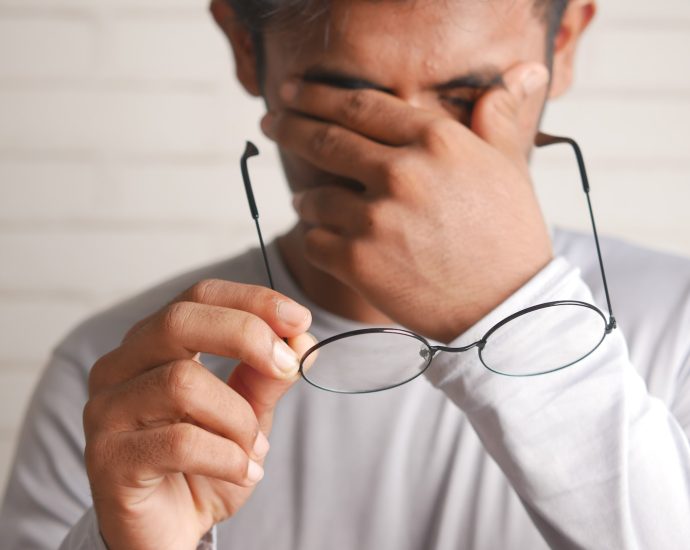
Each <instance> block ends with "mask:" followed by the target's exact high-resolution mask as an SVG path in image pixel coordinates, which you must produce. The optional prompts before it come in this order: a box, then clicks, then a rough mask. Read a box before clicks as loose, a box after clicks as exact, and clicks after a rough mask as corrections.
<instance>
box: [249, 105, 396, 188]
mask: <svg viewBox="0 0 690 550" xmlns="http://www.w3.org/2000/svg"><path fill="white" fill-rule="evenodd" d="M261 128H262V130H263V131H264V133H265V134H266V135H267V136H268V137H269V138H270V139H272V140H274V141H276V142H277V143H280V145H281V147H282V148H284V149H287V150H289V151H292V152H293V153H296V154H298V155H300V156H301V157H303V158H304V159H306V160H308V161H309V162H310V163H311V164H313V165H314V166H316V167H317V168H320V169H321V170H324V171H326V172H329V173H332V174H337V175H339V176H343V177H345V178H349V179H351V180H354V181H358V182H361V183H362V184H364V185H365V186H367V185H371V184H373V183H375V182H376V181H378V179H379V178H380V176H381V173H382V171H383V168H382V167H383V163H384V162H385V160H386V159H387V158H388V157H390V155H391V151H390V150H389V148H388V147H386V146H385V145H381V144H380V143H376V142H374V141H371V140H370V139H368V138H366V137H364V136H363V135H361V134H358V133H356V132H354V131H351V130H349V129H347V128H345V127H343V126H340V125H338V124H335V123H333V122H330V121H329V122H325V121H320V120H315V119H313V118H307V117H305V116H303V115H300V114H297V113H294V112H289V111H288V112H286V111H281V112H278V113H269V114H267V115H266V116H265V117H264V118H263V120H262V121H261Z"/></svg>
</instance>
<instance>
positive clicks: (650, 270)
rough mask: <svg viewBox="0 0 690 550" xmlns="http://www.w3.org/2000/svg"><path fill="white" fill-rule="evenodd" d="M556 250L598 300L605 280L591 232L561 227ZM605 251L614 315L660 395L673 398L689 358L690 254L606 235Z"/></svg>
mask: <svg viewBox="0 0 690 550" xmlns="http://www.w3.org/2000/svg"><path fill="white" fill-rule="evenodd" d="M554 248H555V250H556V253H557V254H559V255H562V256H564V257H565V258H566V259H568V260H569V261H570V262H571V263H572V264H574V265H576V266H577V267H579V268H580V269H581V270H582V276H583V278H584V280H585V281H586V282H587V284H588V285H589V286H590V288H591V289H592V292H593V294H594V298H595V300H596V302H597V303H598V305H599V306H600V307H602V308H604V307H605V305H606V301H605V296H604V289H603V284H602V282H601V275H600V271H599V265H598V261H597V256H596V248H595V246H594V239H593V238H592V236H591V234H579V233H574V232H568V231H556V233H555V234H554ZM601 251H602V256H603V260H604V267H605V269H606V276H607V282H608V287H609V292H610V296H611V304H612V307H613V312H614V315H615V316H616V319H617V320H618V326H619V327H620V329H621V330H622V331H623V333H624V335H625V337H626V341H627V344H628V349H629V352H630V356H631V359H632V361H633V363H634V364H635V366H636V368H637V369H638V371H639V372H640V373H641V374H642V375H643V377H644V378H645V380H646V382H647V384H648V385H649V387H650V390H652V391H653V392H654V393H656V394H657V395H659V396H660V397H666V398H671V395H670V394H671V393H673V387H674V384H675V381H676V380H679V379H680V378H682V377H683V376H685V370H687V369H688V368H690V366H689V365H688V362H689V358H690V339H689V338H688V337H687V335H688V334H690V258H685V257H682V256H679V255H675V254H671V253H667V252H662V251H657V250H652V249H649V248H647V247H644V246H640V245H636V244H632V243H629V242H626V241H624V240H622V239H618V238H611V237H603V238H602V239H601Z"/></svg>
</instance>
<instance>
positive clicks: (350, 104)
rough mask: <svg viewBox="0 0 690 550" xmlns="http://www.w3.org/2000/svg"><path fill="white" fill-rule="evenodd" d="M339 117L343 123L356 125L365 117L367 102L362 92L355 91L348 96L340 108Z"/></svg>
mask: <svg viewBox="0 0 690 550" xmlns="http://www.w3.org/2000/svg"><path fill="white" fill-rule="evenodd" d="M340 110H341V113H340V114H341V116H342V119H343V120H344V122H345V123H351V124H352V123H357V122H359V121H360V120H361V119H362V118H363V117H365V116H366V111H367V101H366V95H365V94H364V91H363V90H355V91H353V92H351V93H350V94H349V95H348V98H347V100H346V101H344V102H343V103H342V104H341V106H340Z"/></svg>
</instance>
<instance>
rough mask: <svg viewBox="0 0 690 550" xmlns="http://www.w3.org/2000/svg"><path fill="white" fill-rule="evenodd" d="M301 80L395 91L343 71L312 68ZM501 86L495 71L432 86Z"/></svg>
mask: <svg viewBox="0 0 690 550" xmlns="http://www.w3.org/2000/svg"><path fill="white" fill-rule="evenodd" d="M302 78H303V80H304V81H306V82H313V83H316V84H326V85H327V86H334V87H336V88H343V89H345V90H364V89H366V90H377V91H379V92H384V93H387V94H391V95H395V90H393V89H392V88H388V87H386V86H382V85H381V84H377V83H376V82H372V81H370V80H367V79H364V78H361V77H358V76H354V75H350V74H348V73H346V72H344V71H339V70H333V69H326V68H323V67H312V68H310V69H307V70H306V71H305V72H304V74H303V75H302ZM502 84H503V78H502V76H501V74H500V72H499V71H498V70H496V69H493V68H491V69H489V68H487V69H482V70H479V71H473V72H470V73H467V74H465V75H462V76H457V77H455V78H452V79H451V80H448V81H447V82H443V83H441V84H436V85H435V86H433V88H434V90H436V91H437V92H447V91H450V90H455V89H458V88H471V89H476V90H485V89H488V88H491V87H492V86H500V85H502Z"/></svg>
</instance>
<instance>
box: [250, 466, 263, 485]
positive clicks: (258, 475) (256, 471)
mask: <svg viewBox="0 0 690 550" xmlns="http://www.w3.org/2000/svg"><path fill="white" fill-rule="evenodd" d="M263 477H264V469H263V468H262V467H261V466H259V465H258V464H257V463H256V462H254V461H253V460H250V461H249V467H248V468H247V480H248V481H249V482H251V483H258V482H259V481H261V479H262V478H263Z"/></svg>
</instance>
